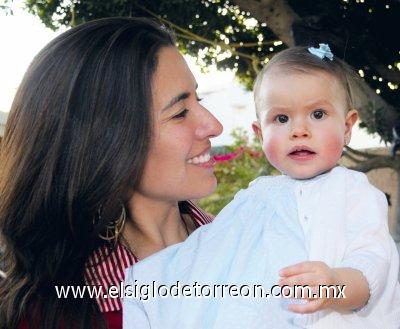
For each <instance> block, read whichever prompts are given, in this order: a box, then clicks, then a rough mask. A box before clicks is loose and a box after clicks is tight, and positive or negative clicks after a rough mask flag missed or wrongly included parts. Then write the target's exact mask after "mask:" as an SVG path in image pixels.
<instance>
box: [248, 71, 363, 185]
mask: <svg viewBox="0 0 400 329" xmlns="http://www.w3.org/2000/svg"><path fill="white" fill-rule="evenodd" d="M258 96H259V99H260V100H261V101H260V102H259V105H260V107H259V122H255V123H254V124H253V129H254V131H255V133H256V134H257V135H258V136H259V137H260V138H261V140H262V148H263V151H264V153H265V155H266V157H267V159H268V161H269V162H270V163H271V164H272V165H273V166H274V167H275V168H277V169H278V170H279V171H281V172H282V173H284V174H286V175H289V176H290V177H293V178H297V179H307V178H311V177H314V176H316V175H319V174H321V173H323V172H325V171H328V170H329V169H331V168H333V167H334V166H335V165H336V163H337V161H338V160H339V158H340V156H341V154H342V151H343V146H344V145H345V143H346V142H347V143H348V142H349V140H350V137H351V128H352V126H353V124H354V123H355V122H356V120H357V111H355V110H351V111H348V108H347V106H346V101H345V99H346V98H345V91H344V90H343V88H342V87H341V85H340V84H339V83H338V81H337V80H336V78H335V77H334V76H331V75H330V74H328V73H325V72H320V71H313V72H310V73H301V72H299V73H297V72H296V73H271V74H269V75H268V76H266V77H264V79H263V81H262V84H261V86H260V88H259V95H258Z"/></svg>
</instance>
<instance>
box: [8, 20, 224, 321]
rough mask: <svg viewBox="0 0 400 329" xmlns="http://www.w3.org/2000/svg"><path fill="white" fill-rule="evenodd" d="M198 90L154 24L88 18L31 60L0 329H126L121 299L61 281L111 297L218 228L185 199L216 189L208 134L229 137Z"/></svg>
mask: <svg viewBox="0 0 400 329" xmlns="http://www.w3.org/2000/svg"><path fill="white" fill-rule="evenodd" d="M196 87H197V84H196V81H195V79H194V77H193V75H192V73H191V72H190V70H189V68H188V67H187V65H186V63H185V61H184V59H183V57H182V56H181V55H180V54H179V52H178V50H177V48H176V47H175V45H174V40H173V38H172V37H171V35H170V34H169V32H168V31H166V30H165V29H164V28H162V27H160V26H159V25H157V24H156V23H154V22H152V21H149V20H146V19H134V18H111V19H104V20H98V21H92V22H90V23H86V24H82V25H80V26H78V27H76V28H73V29H71V30H69V31H67V32H65V33H63V34H62V35H60V36H59V37H57V38H56V39H54V40H53V41H52V42H50V44H49V45H47V46H46V47H45V48H44V49H43V50H42V51H41V52H40V53H39V54H38V55H37V56H36V58H35V59H34V61H33V63H32V64H31V66H30V67H29V69H28V71H27V73H26V75H25V77H24V79H23V81H22V83H21V86H20V87H19V89H18V92H17V94H16V96H15V100H14V102H13V105H12V109H11V112H10V116H9V119H8V122H7V126H6V132H5V136H4V139H3V145H2V153H1V170H2V172H1V179H0V193H1V202H0V232H1V241H2V244H3V246H4V248H5V253H4V262H5V270H6V279H4V280H3V281H2V282H1V283H0V325H1V328H7V329H12V328H17V327H19V328H24V327H28V325H30V326H31V328H46V329H47V328H60V327H62V328H107V327H108V328H121V327H122V324H121V323H122V319H121V317H122V311H121V302H120V300H119V299H108V298H106V297H104V298H99V299H97V300H96V299H94V298H90V296H89V293H88V290H86V291H85V293H84V298H73V297H72V296H71V295H70V296H69V297H68V298H59V297H58V296H57V291H56V288H55V286H58V288H59V287H61V286H64V287H67V286H84V285H97V286H99V285H101V286H102V288H103V292H104V290H106V289H107V288H110V287H111V286H112V285H119V283H120V281H123V279H124V274H123V270H124V269H125V268H127V267H128V266H130V265H132V264H134V263H135V262H137V261H138V260H140V259H143V258H145V257H147V256H149V255H151V254H152V253H154V252H156V251H159V250H161V249H163V248H165V247H166V246H169V245H171V244H175V243H178V242H181V241H183V240H185V239H186V238H187V236H188V235H189V234H190V233H191V232H192V231H193V230H195V229H196V227H198V226H200V225H202V224H205V223H207V222H209V221H210V220H211V218H210V217H208V216H207V215H205V214H204V213H203V212H201V211H200V210H199V209H197V208H196V207H195V206H194V205H193V204H192V203H191V202H189V201H185V200H189V199H197V198H200V197H203V196H206V195H208V194H210V193H212V191H213V190H214V189H215V187H216V178H215V176H214V174H213V161H212V160H211V159H210V155H209V151H210V138H212V137H214V136H217V135H219V134H220V133H221V131H222V127H221V125H220V123H219V122H218V121H217V120H216V119H215V118H214V117H213V116H212V115H211V114H210V113H209V112H208V111H207V110H206V109H205V108H204V107H202V106H201V104H200V103H199V101H200V100H199V99H198V97H197V95H196ZM58 291H59V290H58ZM105 292H106V293H107V291H105ZM96 301H97V302H96Z"/></svg>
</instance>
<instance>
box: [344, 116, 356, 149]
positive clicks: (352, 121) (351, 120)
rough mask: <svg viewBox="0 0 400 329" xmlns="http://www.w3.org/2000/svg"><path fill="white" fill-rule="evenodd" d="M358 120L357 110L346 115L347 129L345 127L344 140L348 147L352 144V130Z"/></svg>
mask: <svg viewBox="0 0 400 329" xmlns="http://www.w3.org/2000/svg"><path fill="white" fill-rule="evenodd" d="M357 120H358V112H357V110H355V109H351V110H350V111H349V112H348V113H347V115H346V122H345V124H346V127H345V133H344V139H345V144H346V145H347V144H348V143H349V142H350V138H351V129H352V128H353V126H354V124H355V123H356V122H357Z"/></svg>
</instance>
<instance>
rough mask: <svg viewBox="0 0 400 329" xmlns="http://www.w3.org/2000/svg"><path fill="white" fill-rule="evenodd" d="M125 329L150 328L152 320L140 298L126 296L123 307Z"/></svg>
mask: <svg viewBox="0 0 400 329" xmlns="http://www.w3.org/2000/svg"><path fill="white" fill-rule="evenodd" d="M122 318H123V323H122V328H123V329H150V328H151V326H150V322H149V319H148V317H147V314H146V311H145V309H144V307H143V304H142V302H141V301H140V300H138V299H136V298H124V304H123V308H122Z"/></svg>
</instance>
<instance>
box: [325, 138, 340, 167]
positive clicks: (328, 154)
mask: <svg viewBox="0 0 400 329" xmlns="http://www.w3.org/2000/svg"><path fill="white" fill-rule="evenodd" d="M327 137H328V138H326V143H325V150H324V153H325V158H326V160H327V161H328V162H329V163H332V164H333V165H334V164H336V163H337V161H338V160H339V159H340V157H341V156H342V152H343V137H342V136H341V135H339V134H332V135H330V136H327Z"/></svg>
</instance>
